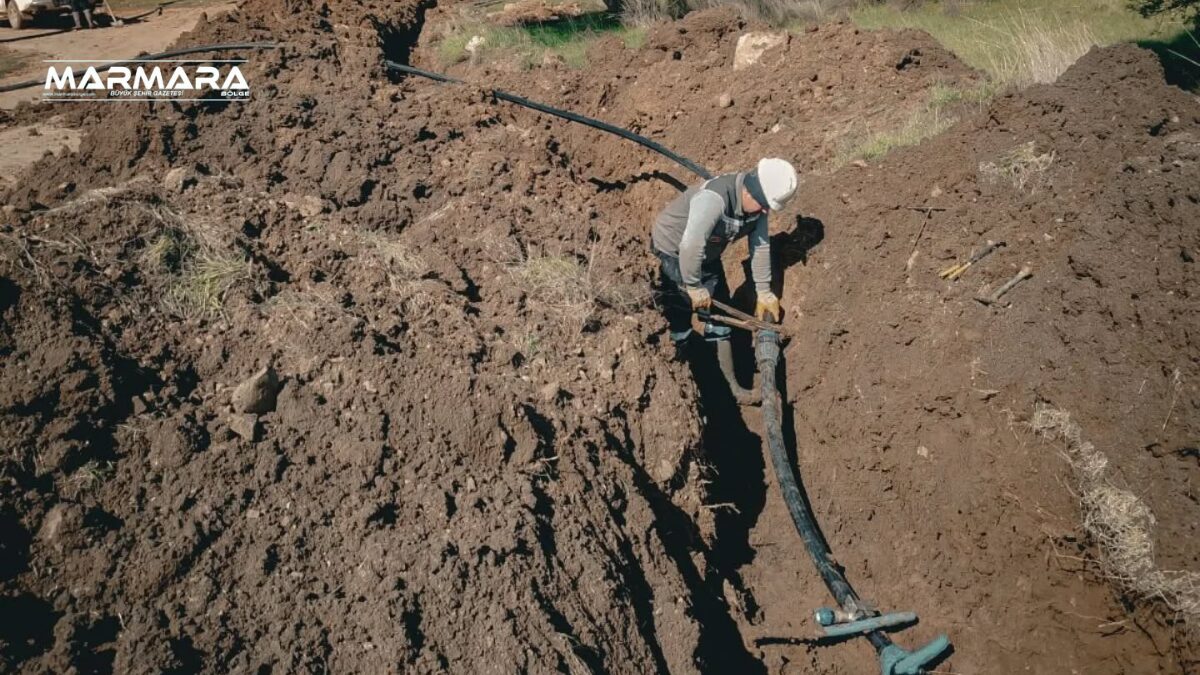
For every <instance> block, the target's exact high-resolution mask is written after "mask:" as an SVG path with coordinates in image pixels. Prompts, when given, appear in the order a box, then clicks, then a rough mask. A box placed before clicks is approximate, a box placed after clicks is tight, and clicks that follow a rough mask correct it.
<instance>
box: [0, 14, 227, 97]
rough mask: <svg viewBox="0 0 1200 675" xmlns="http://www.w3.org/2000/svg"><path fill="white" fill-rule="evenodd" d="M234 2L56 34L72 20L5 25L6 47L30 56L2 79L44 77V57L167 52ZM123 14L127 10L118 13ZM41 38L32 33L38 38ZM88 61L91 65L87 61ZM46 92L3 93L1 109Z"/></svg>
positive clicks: (0, 38)
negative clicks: (199, 22) (36, 25)
mask: <svg viewBox="0 0 1200 675" xmlns="http://www.w3.org/2000/svg"><path fill="white" fill-rule="evenodd" d="M234 7H235V5H234V4H232V3H225V4H214V5H210V6H206V7H181V8H172V7H168V8H165V9H163V11H162V14H161V15H159V14H151V15H150V16H147V17H144V18H142V19H141V20H139V21H136V22H130V23H127V24H126V25H124V26H121V27H117V26H108V27H103V28H98V29H96V30H83V31H67V32H65V33H54V32H53V31H54V30H57V29H58V27H59V26H60V25H61V26H69V25H70V21H69V20H67V21H65V22H62V23H60V24H54V25H51V26H50V27H49V28H48V29H45V30H42V29H22V30H19V31H18V30H13V29H12V28H8V27H7V26H5V27H2V28H0V47H4V48H6V49H9V50H12V51H14V52H17V53H20V54H26V55H28V56H29V57H30V58H27V59H25V60H24V62H23V63H22V66H21V67H20V68H19V69H18V70H16V71H13V72H10V73H7V74H6V75H5V76H4V77H3V78H0V85H2V84H8V83H11V82H18V81H21V80H28V79H33V78H37V77H44V76H45V73H46V70H45V64H44V63H42V61H43V60H44V59H95V61H97V62H99V61H111V60H113V59H125V58H129V57H131V56H136V55H138V54H143V53H151V52H161V51H163V50H165V49H166V48H167V46H168V45H170V44H171V43H173V42H174V41H175V39H176V38H178V37H179V35H180V34H181V33H183V32H185V31H188V30H191V29H192V28H194V27H195V25H196V21H197V20H198V19H199V18H200V17H201V16H202V15H205V14H207V15H208V16H209V17H212V16H215V15H217V14H223V13H225V12H229V11H230V10H232V9H233V8H234ZM118 14H119V15H120V14H121V12H118ZM38 35H40V37H32V36H38ZM85 65H86V64H85ZM40 96H41V90H40V89H37V88H33V89H23V90H20V91H14V92H6V93H0V108H4V109H11V108H14V107H16V105H17V104H18V103H20V102H21V101H36V100H38V98H39V97H40Z"/></svg>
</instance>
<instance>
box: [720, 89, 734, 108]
mask: <svg viewBox="0 0 1200 675" xmlns="http://www.w3.org/2000/svg"><path fill="white" fill-rule="evenodd" d="M717 105H718V106H719V107H721V108H728V107H730V106H732V105H733V97H732V96H730V95H729V93H728V92H726V93H724V94H721V95H720V96H719V97H717Z"/></svg>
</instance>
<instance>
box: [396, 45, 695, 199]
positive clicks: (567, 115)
mask: <svg viewBox="0 0 1200 675" xmlns="http://www.w3.org/2000/svg"><path fill="white" fill-rule="evenodd" d="M384 64H386V65H387V67H388V68H390V69H391V70H398V71H400V72H402V73H409V74H410V75H419V76H421V77H427V78H429V79H431V80H436V81H438V82H448V83H453V84H467V83H465V82H463V81H462V80H456V79H454V78H453V77H449V76H447V75H442V74H440V73H431V72H429V71H428V70H421V69H420V68H414V67H412V66H409V65H405V64H403V63H397V62H395V61H384ZM490 92H491V94H492V96H495V97H496V98H498V99H500V100H502V101H508V102H509V103H515V104H517V105H519V106H524V107H526V108H530V109H532V110H537V111H538V112H544V113H546V114H547V115H553V116H554V117H561V118H562V119H565V120H570V121H572V122H578V123H579V124H583V125H585V126H589V127H592V128H593V129H599V130H601V131H607V132H608V133H610V134H615V135H617V136H620V137H621V138H624V139H626V140H630V141H633V142H634V143H637V144H638V145H641V146H643V147H646V148H649V149H651V150H653V151H654V152H657V153H658V154H660V155H662V156H663V157H666V158H667V159H669V160H671V161H672V162H675V163H676V164H678V165H679V166H682V167H683V168H685V169H687V170H688V171H691V172H692V173H694V174H696V175H697V176H700V177H701V178H705V179H707V178H712V177H713V175H712V173H711V172H709V170H708V169H705V168H704V167H702V166H700V165H699V164H697V163H695V162H693V161H692V160H690V159H688V158H687V157H684V156H682V155H678V154H676V153H674V152H671V151H670V150H668V149H667V148H666V147H664V146H663V145H661V144H659V143H655V142H654V141H652V140H650V139H649V138H646V137H645V136H639V135H637V134H635V133H633V132H632V131H629V130H628V129H622V128H621V127H618V126H614V125H612V124H609V123H608V122H601V121H600V120H597V119H592V118H591V117H584V116H583V115H577V114H575V113H573V112H570V111H568V110H560V109H558V108H555V107H553V106H548V105H546V104H545V103H538V102H537V101H530V100H529V99H527V98H524V97H521V96H517V95H516V94H510V93H508V92H506V91H501V90H499V89H492V90H490Z"/></svg>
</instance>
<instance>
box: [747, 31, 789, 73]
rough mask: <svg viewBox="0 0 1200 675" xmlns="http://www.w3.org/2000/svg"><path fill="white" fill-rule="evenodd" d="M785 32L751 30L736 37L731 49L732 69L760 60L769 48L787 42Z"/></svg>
mask: <svg viewBox="0 0 1200 675" xmlns="http://www.w3.org/2000/svg"><path fill="white" fill-rule="evenodd" d="M787 40H788V36H787V33H769V32H751V33H746V34H745V35H743V36H741V37H740V38H738V41H737V47H736V48H735V49H734V50H733V69H734V70H741V69H743V68H749V67H750V66H752V65H754V64H756V63H758V62H759V61H761V60H762V56H763V54H764V53H766V52H767V50H769V49H774V48H775V47H779V46H780V45H784V44H787Z"/></svg>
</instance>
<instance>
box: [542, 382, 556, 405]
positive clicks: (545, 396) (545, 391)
mask: <svg viewBox="0 0 1200 675" xmlns="http://www.w3.org/2000/svg"><path fill="white" fill-rule="evenodd" d="M558 392H559V388H558V383H557V382H551V383H550V384H547V385H546V386H544V387H542V388H541V390H540V391H538V395H540V396H541V397H542V400H543V401H545V402H547V403H550V402H551V401H554V400H555V399H557V398H558Z"/></svg>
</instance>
